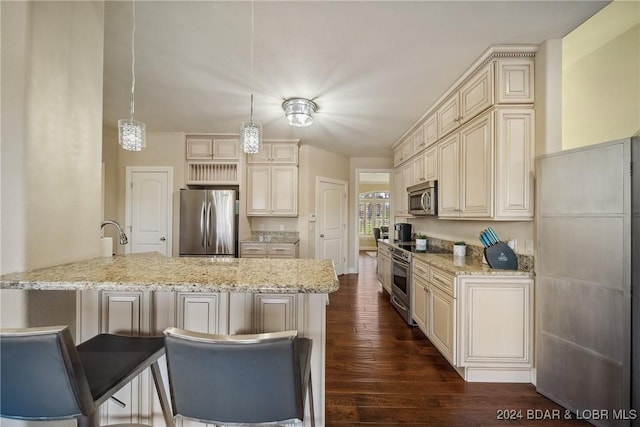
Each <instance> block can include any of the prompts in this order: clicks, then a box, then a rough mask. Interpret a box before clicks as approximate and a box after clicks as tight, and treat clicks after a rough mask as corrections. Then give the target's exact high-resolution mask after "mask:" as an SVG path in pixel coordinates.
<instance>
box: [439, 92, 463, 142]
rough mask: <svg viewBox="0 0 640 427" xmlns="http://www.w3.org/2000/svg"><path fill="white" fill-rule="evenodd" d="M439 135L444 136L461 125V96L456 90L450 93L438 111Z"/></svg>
mask: <svg viewBox="0 0 640 427" xmlns="http://www.w3.org/2000/svg"><path fill="white" fill-rule="evenodd" d="M436 116H437V117H438V135H440V137H443V136H445V135H447V134H448V133H450V132H451V131H453V130H455V129H457V128H458V126H460V98H459V94H458V93H457V92H456V93H454V94H453V95H450V96H449V97H448V98H447V99H446V100H445V101H444V102H443V103H442V105H441V106H440V107H439V108H438V110H437V111H436Z"/></svg>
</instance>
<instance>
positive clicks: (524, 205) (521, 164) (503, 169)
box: [495, 108, 534, 220]
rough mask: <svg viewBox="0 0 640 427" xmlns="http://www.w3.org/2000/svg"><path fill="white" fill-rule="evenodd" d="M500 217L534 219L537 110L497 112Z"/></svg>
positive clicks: (496, 193)
mask: <svg viewBox="0 0 640 427" xmlns="http://www.w3.org/2000/svg"><path fill="white" fill-rule="evenodd" d="M495 114H496V163H497V164H496V180H495V182H496V184H495V185H496V189H495V197H496V217H497V218H500V219H520V220H522V219H533V216H534V212H533V211H534V209H533V172H534V171H533V168H534V166H533V162H534V129H533V128H534V124H533V123H534V111H533V109H532V108H522V109H516V108H510V109H502V108H500V109H498V110H497V111H496V112H495Z"/></svg>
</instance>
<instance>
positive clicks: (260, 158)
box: [247, 142, 298, 165]
mask: <svg viewBox="0 0 640 427" xmlns="http://www.w3.org/2000/svg"><path fill="white" fill-rule="evenodd" d="M247 163H250V164H251V163H278V164H296V165H297V164H298V143H297V142H296V143H290V142H263V144H262V150H260V151H259V152H258V153H255V154H247Z"/></svg>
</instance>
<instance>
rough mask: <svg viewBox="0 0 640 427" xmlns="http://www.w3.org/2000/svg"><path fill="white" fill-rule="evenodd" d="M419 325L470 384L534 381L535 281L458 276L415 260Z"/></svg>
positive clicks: (415, 306) (414, 295)
mask: <svg viewBox="0 0 640 427" xmlns="http://www.w3.org/2000/svg"><path fill="white" fill-rule="evenodd" d="M412 267H413V268H412V271H413V273H412V280H411V289H412V298H413V304H412V305H413V313H412V316H413V319H414V320H415V322H416V323H417V325H418V328H420V330H421V331H422V332H423V333H424V334H425V336H426V337H427V338H428V339H429V340H430V341H431V343H432V344H433V345H434V346H435V347H436V348H437V349H438V350H439V351H440V353H441V354H442V355H443V356H444V358H445V359H447V360H448V361H449V363H451V365H452V366H453V367H454V368H455V369H456V371H457V372H458V373H459V374H460V376H462V378H464V379H465V380H466V381H471V382H524V383H529V382H532V380H533V373H532V371H533V279H532V278H531V277H528V276H519V275H509V274H508V273H506V272H505V273H504V274H502V273H501V274H499V275H495V276H491V275H457V276H452V275H451V274H449V273H447V272H445V271H443V270H440V269H439V268H437V267H434V266H432V265H429V264H428V263H426V262H422V261H420V260H417V259H416V258H414V260H413V266H412Z"/></svg>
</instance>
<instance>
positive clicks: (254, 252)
mask: <svg viewBox="0 0 640 427" xmlns="http://www.w3.org/2000/svg"><path fill="white" fill-rule="evenodd" d="M298 247H299V242H296V243H267V242H240V258H298Z"/></svg>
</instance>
